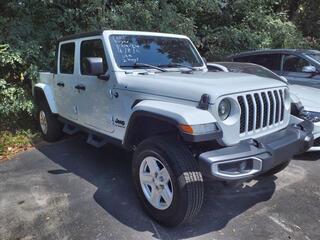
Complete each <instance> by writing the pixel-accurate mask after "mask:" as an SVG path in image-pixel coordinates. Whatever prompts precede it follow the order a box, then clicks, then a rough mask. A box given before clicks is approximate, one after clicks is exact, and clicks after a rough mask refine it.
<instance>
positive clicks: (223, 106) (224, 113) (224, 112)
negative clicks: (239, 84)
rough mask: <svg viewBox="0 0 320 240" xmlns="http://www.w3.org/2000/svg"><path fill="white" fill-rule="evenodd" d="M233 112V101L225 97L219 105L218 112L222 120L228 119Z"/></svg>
mask: <svg viewBox="0 0 320 240" xmlns="http://www.w3.org/2000/svg"><path fill="white" fill-rule="evenodd" d="M230 112H231V102H230V101H229V100H228V99H223V100H222V101H221V102H220V103H219V106H218V114H219V117H220V119H221V120H222V121H224V120H226V119H227V118H228V117H229V115H230Z"/></svg>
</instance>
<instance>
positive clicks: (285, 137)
mask: <svg viewBox="0 0 320 240" xmlns="http://www.w3.org/2000/svg"><path fill="white" fill-rule="evenodd" d="M56 56H57V64H56V68H55V69H54V72H52V73H44V72H42V73H40V82H39V83H37V84H36V85H35V87H34V97H35V101H36V103H38V105H39V114H38V116H39V123H40V127H41V130H42V134H43V137H44V138H45V139H46V140H48V141H54V140H57V139H59V137H60V136H61V132H62V130H63V131H64V132H66V133H69V134H74V133H76V132H77V131H80V130H82V131H85V132H87V133H88V143H90V144H92V145H94V146H96V147H100V146H103V145H104V144H109V143H113V144H117V145H119V146H121V147H123V148H124V149H126V150H128V151H132V152H133V160H132V176H133V182H134V186H135V188H136V191H137V195H138V197H139V198H140V200H141V202H142V205H143V207H144V208H145V210H146V211H147V213H148V214H149V215H150V216H151V217H153V218H154V219H155V220H157V221H158V222H160V223H162V224H165V225H169V226H174V225H177V224H179V223H182V222H185V221H187V220H190V219H191V218H192V217H195V216H196V214H197V213H198V212H199V210H200V208H201V205H202V202H203V195H204V190H203V175H206V176H208V177H211V178H214V179H216V180H218V181H235V180H242V179H248V178H253V177H255V176H257V175H261V174H273V173H276V172H278V171H281V170H282V169H283V168H284V167H286V166H287V165H288V162H289V161H290V159H291V157H292V156H293V155H294V154H297V153H300V152H304V151H306V150H307V149H308V148H309V147H310V146H311V144H312V142H313V139H312V129H313V125H312V123H310V122H308V121H303V120H301V119H298V118H295V117H293V116H291V114H290V93H289V89H288V86H287V84H286V83H285V82H281V81H277V80H274V79H270V78H263V77H259V76H254V75H249V74H243V73H232V74H230V73H224V72H219V73H212V72H208V71H207V67H206V65H205V63H204V61H203V59H202V58H201V56H200V54H199V53H198V51H197V49H196V48H195V46H194V45H193V43H192V42H191V41H190V39H189V38H188V37H186V36H182V35H175V34H164V33H150V32H129V31H109V30H108V31H98V32H91V33H84V34H77V35H72V36H67V37H64V38H62V39H60V40H59V41H58V44H57V52H56ZM75 161H76V160H75Z"/></svg>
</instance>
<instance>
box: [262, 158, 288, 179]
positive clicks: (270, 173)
mask: <svg viewBox="0 0 320 240" xmlns="http://www.w3.org/2000/svg"><path fill="white" fill-rule="evenodd" d="M289 163H290V160H289V161H286V162H284V163H281V164H280V165H278V166H276V167H275V168H272V169H270V170H269V171H268V172H265V173H264V174H263V176H266V177H268V176H273V175H275V174H277V173H278V172H281V171H282V170H284V169H285V168H286V167H287V166H288V165H289Z"/></svg>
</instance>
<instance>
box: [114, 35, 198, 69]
mask: <svg viewBox="0 0 320 240" xmlns="http://www.w3.org/2000/svg"><path fill="white" fill-rule="evenodd" d="M110 42H111V47H112V51H113V54H114V57H115V60H116V63H117V65H118V66H119V67H120V68H135V67H136V66H137V64H140V65H141V64H145V65H146V64H149V65H153V66H157V67H179V66H180V67H181V66H182V65H184V66H188V67H202V66H203V62H202V59H201V57H200V56H199V54H198V53H197V52H196V50H195V48H194V47H193V45H192V44H191V42H190V41H189V40H188V39H183V38H172V37H158V36H140V35H111V36H110ZM145 67H146V68H148V66H145Z"/></svg>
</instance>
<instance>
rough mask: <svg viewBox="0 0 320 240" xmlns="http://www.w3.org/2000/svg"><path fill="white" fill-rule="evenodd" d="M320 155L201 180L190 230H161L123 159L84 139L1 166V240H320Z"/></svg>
mask: <svg viewBox="0 0 320 240" xmlns="http://www.w3.org/2000/svg"><path fill="white" fill-rule="evenodd" d="M319 159H320V152H312V153H306V154H304V155H301V156H298V157H296V158H295V159H293V161H291V163H290V165H289V167H288V168H286V169H285V171H283V172H281V173H279V174H277V175H276V176H272V177H264V178H258V179H254V180H252V181H249V182H245V183H243V184H240V185H238V186H225V185H224V184H221V183H217V182H213V181H207V182H206V183H205V201H204V204H203V208H202V210H201V212H200V214H199V216H198V217H197V218H196V219H195V220H194V221H193V222H192V223H190V224H186V225H183V226H178V227H176V228H165V227H163V226H161V225H159V224H157V223H156V222H154V221H152V220H151V219H150V218H149V217H148V216H147V215H146V214H145V213H144V211H143V210H142V208H141V206H140V204H139V201H138V199H137V197H136V195H135V192H134V189H133V184H132V180H131V162H130V155H129V154H127V153H126V152H125V151H123V150H122V149H119V148H117V147H114V146H111V145H110V146H106V147H104V148H102V149H95V148H93V147H91V146H90V145H88V144H86V142H85V138H84V137H83V136H81V135H80V136H75V137H71V138H66V139H64V140H62V141H60V142H57V143H51V144H47V143H44V144H41V145H39V146H38V147H37V148H35V149H33V150H30V151H27V152H24V153H21V154H19V155H17V156H16V157H14V158H13V159H12V160H9V161H6V162H3V163H0V239H24V240H27V239H65V240H66V239H85V240H89V239H139V240H140V239H141V240H142V239H151V238H154V239H181V238H188V239H189V238H194V239H217V240H220V239H221V240H230V239H237V240H241V239H245V240H247V239H254V240H257V239H277V240H278V239H279V240H282V239H283V240H285V239H286V240H288V239H306V240H311V239H312V240H318V239H320V207H319V205H320V186H319V185H320V174H319V173H320V160H319Z"/></svg>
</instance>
